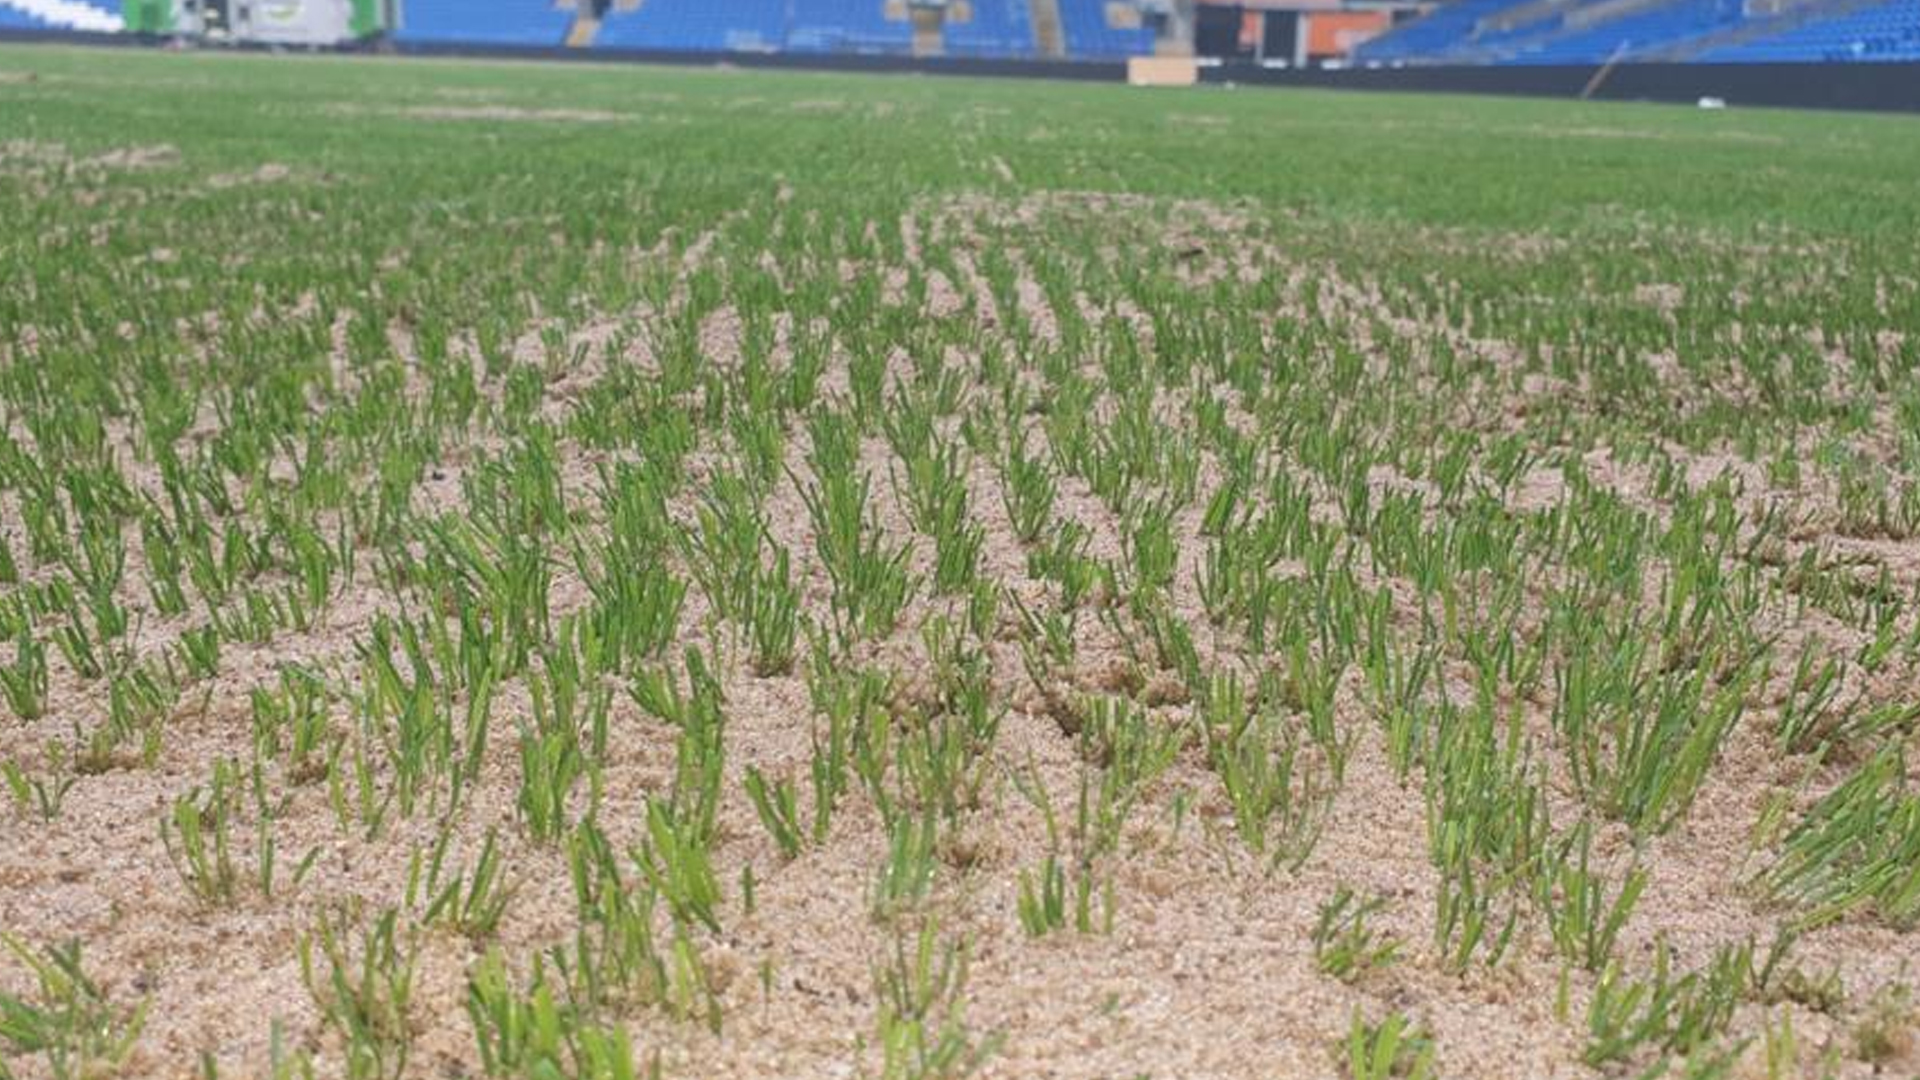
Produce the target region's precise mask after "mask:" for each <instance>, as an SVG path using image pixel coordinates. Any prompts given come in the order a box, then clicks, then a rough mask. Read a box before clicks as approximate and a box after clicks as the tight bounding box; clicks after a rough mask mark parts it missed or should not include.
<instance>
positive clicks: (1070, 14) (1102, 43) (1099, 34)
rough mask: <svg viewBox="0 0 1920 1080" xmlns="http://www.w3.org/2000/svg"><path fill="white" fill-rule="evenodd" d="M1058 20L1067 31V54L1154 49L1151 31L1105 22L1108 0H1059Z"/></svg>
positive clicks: (1103, 54) (1115, 54) (1088, 55)
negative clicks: (1124, 27)
mask: <svg viewBox="0 0 1920 1080" xmlns="http://www.w3.org/2000/svg"><path fill="white" fill-rule="evenodd" d="M1060 23H1061V26H1062V28H1063V29H1064V30H1065V31H1066V36H1067V54H1068V55H1069V56H1074V57H1083V58H1112V57H1120V56H1147V55H1150V54H1152V52H1153V31H1152V30H1149V29H1147V28H1145V27H1140V28H1138V29H1123V28H1119V27H1114V26H1109V25H1108V24H1107V0H1060Z"/></svg>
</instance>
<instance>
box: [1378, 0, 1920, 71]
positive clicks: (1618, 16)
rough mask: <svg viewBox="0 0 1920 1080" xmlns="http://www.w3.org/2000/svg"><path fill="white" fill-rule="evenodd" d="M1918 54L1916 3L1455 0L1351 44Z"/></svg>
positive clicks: (1489, 55)
mask: <svg viewBox="0 0 1920 1080" xmlns="http://www.w3.org/2000/svg"><path fill="white" fill-rule="evenodd" d="M1616 56H1618V57H1620V58H1622V59H1627V60H1666V61H1703V62H1713V63H1758V62H1809V63H1812V62H1843V61H1903V60H1904V61H1912V60H1920V0H1877V2H1874V0H1870V2H1869V4H1868V6H1866V7H1861V6H1860V0H1811V2H1806V3H1800V4H1789V5H1787V6H1786V7H1784V8H1781V9H1778V10H1772V11H1751V12H1750V11H1749V10H1747V8H1746V7H1745V5H1743V4H1742V2H1741V0H1519V2H1515V0H1455V2H1453V3H1446V4H1442V5H1441V6H1439V7H1437V8H1435V9H1434V10H1433V11H1432V12H1431V13H1429V14H1428V15H1426V16H1424V17H1422V18H1419V19H1416V20H1413V21H1411V22H1407V23H1402V24H1401V25H1399V26H1396V27H1395V28H1394V29H1393V30H1391V31H1389V32H1388V33H1386V34H1383V35H1381V36H1380V37H1378V38H1375V39H1374V40H1372V41H1369V42H1367V43H1365V44H1364V45H1362V46H1360V47H1359V48H1358V49H1357V50H1355V54H1354V59H1355V60H1357V61H1359V62H1362V63H1388V64H1401V63H1405V64H1513V65H1520V64H1601V63H1605V62H1606V61H1608V60H1609V59H1612V58H1614V57H1616Z"/></svg>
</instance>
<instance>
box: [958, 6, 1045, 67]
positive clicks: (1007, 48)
mask: <svg viewBox="0 0 1920 1080" xmlns="http://www.w3.org/2000/svg"><path fill="white" fill-rule="evenodd" d="M946 48H947V55H949V56H1031V55H1032V54H1033V51H1034V42H1033V24H1032V21H1031V19H1030V17H1029V14H1028V0H973V17H972V18H971V19H969V20H968V21H966V22H957V21H949V22H948V23H947V26H946Z"/></svg>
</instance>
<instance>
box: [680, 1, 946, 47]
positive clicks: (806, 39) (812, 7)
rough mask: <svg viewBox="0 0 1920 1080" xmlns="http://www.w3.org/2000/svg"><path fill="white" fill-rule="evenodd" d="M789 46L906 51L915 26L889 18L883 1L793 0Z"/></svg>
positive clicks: (788, 38)
mask: <svg viewBox="0 0 1920 1080" xmlns="http://www.w3.org/2000/svg"><path fill="white" fill-rule="evenodd" d="M709 2H710V0H709ZM786 47H787V48H788V49H789V50H791V51H793V52H816V53H818V52H861V53H874V52H880V53H903V52H906V51H908V50H909V49H911V48H912V47H913V25H912V24H911V23H909V22H907V21H906V20H904V19H899V20H895V19H889V18H887V15H886V5H885V4H883V3H882V2H881V0H793V26H792V27H791V28H790V29H789V30H788V32H787V41H786Z"/></svg>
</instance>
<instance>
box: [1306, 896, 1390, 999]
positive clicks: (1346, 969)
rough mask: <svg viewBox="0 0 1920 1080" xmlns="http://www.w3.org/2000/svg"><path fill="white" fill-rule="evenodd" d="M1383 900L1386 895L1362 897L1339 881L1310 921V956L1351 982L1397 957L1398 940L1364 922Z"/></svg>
mask: <svg viewBox="0 0 1920 1080" xmlns="http://www.w3.org/2000/svg"><path fill="white" fill-rule="evenodd" d="M1386 904H1387V901H1386V898H1385V897H1378V896H1376V897H1373V898H1371V899H1367V900H1361V899H1359V898H1357V897H1356V896H1355V895H1354V892H1353V890H1352V889H1349V888H1347V887H1346V886H1345V885H1342V886H1340V887H1339V888H1338V889H1336V890H1335V891H1334V894H1333V896H1332V897H1330V898H1328V900H1327V901H1326V902H1325V903H1323V904H1321V905H1320V913H1319V916H1318V917H1317V918H1316V919H1315V921H1314V924H1313V959H1314V963H1315V964H1317V965H1318V966H1319V968H1320V970H1321V971H1324V972H1326V973H1327V974H1328V975H1331V976H1333V977H1334V978H1336V979H1339V980H1340V981H1342V982H1353V981H1355V980H1357V979H1360V978H1362V977H1364V976H1365V975H1367V974H1368V973H1369V972H1372V971H1377V970H1379V969H1381V968H1384V967H1386V966H1387V965H1389V964H1391V963H1393V962H1394V961H1395V960H1396V959H1398V958H1399V955H1400V941H1399V940H1398V939H1397V938H1395V937H1393V936H1392V935H1391V934H1382V933H1380V932H1379V931H1377V930H1375V929H1373V928H1372V927H1370V926H1368V925H1367V919H1368V918H1369V917H1371V916H1372V915H1374V914H1375V913H1377V912H1379V911H1380V910H1382V909H1383V908H1385V907H1386Z"/></svg>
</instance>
